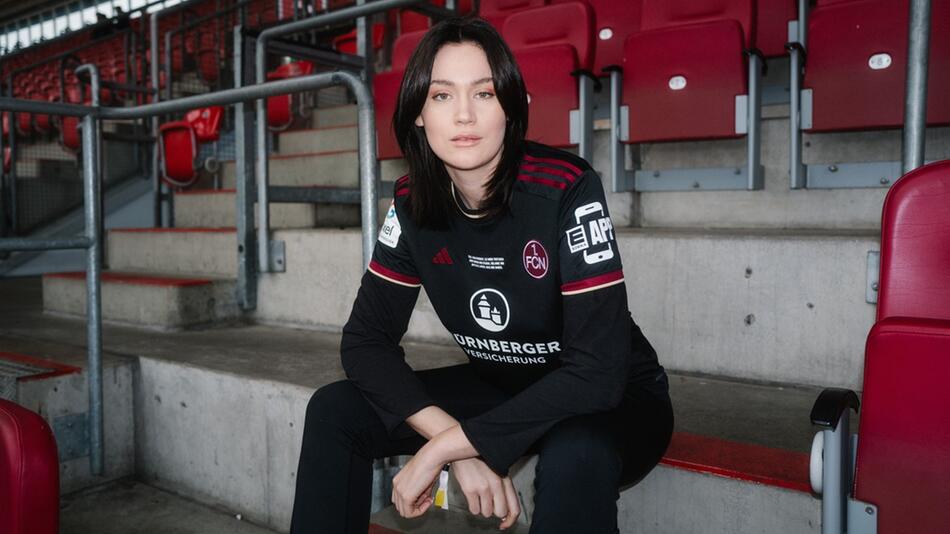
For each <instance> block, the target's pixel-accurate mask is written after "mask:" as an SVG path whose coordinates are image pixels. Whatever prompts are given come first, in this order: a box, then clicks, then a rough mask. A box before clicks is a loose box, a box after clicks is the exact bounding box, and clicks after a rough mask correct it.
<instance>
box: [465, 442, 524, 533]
mask: <svg viewBox="0 0 950 534" xmlns="http://www.w3.org/2000/svg"><path fill="white" fill-rule="evenodd" d="M452 473H453V474H454V475H455V479H456V480H458V483H459V487H461V488H462V493H464V494H465V498H466V499H468V511H469V512H471V513H472V514H474V515H478V514H481V515H483V516H485V517H491V516H492V515H494V516H496V517H500V518H502V522H501V525H499V528H500V529H501V530H504V529H506V528H508V527H510V526H511V525H513V524H515V521H516V520H517V519H518V516H519V515H520V514H521V505H520V503H519V502H518V494H517V492H516V491H515V486H514V484H512V482H511V478H510V477H505V478H501V477H499V476H498V475H497V474H495V472H494V471H492V470H491V468H490V467H488V465H487V464H485V462H483V461H482V460H481V459H479V458H468V459H466V460H458V461H455V462H453V463H452Z"/></svg>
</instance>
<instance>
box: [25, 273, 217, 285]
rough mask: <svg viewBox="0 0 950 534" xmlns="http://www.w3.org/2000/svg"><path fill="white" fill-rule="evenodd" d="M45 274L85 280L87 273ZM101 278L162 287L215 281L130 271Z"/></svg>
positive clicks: (112, 281) (120, 282)
mask: <svg viewBox="0 0 950 534" xmlns="http://www.w3.org/2000/svg"><path fill="white" fill-rule="evenodd" d="M43 276H48V277H50V278H65V279H67V280H85V279H86V273H85V272H84V271H79V272H71V273H50V274H45V275H43ZM101 280H102V281H103V282H104V283H116V284H132V285H143V286H160V287H191V286H203V285H208V284H211V283H213V282H212V280H209V279H207V278H164V277H161V276H150V275H140V274H129V273H113V272H108V271H106V272H103V273H102V278H101Z"/></svg>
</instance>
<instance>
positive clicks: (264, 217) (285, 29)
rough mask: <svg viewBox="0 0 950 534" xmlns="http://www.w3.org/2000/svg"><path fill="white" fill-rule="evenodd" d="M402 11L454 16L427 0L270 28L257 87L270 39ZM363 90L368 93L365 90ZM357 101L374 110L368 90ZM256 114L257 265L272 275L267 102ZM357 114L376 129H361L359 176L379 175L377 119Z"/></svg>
mask: <svg viewBox="0 0 950 534" xmlns="http://www.w3.org/2000/svg"><path fill="white" fill-rule="evenodd" d="M400 7H413V8H416V9H422V10H424V11H425V12H427V13H431V14H433V15H436V16H447V15H452V14H454V12H453V11H450V10H448V9H443V8H438V7H435V6H430V5H427V2H425V1H424V0H378V1H375V2H372V3H366V4H360V5H356V6H353V7H347V8H344V9H339V10H336V11H332V12H329V13H324V14H321V15H316V16H313V17H310V18H306V19H301V20H296V21H293V22H288V23H287V24H282V25H280V26H274V27H271V28H267V29H266V30H264V31H262V32H261V33H260V35H258V36H257V45H256V48H255V51H254V66H255V69H254V73H255V81H256V83H258V84H261V83H263V82H264V80H265V78H266V72H265V71H266V67H267V64H266V62H265V53H266V51H267V41H268V40H269V39H273V38H276V37H279V36H282V35H290V34H293V33H301V32H305V31H309V30H313V29H316V28H319V27H320V26H326V25H329V24H334V23H337V22H343V21H347V20H352V19H360V18H363V17H367V16H369V15H373V14H376V13H381V12H384V11H388V10H390V9H395V8H400ZM363 89H366V88H365V86H364V87H363ZM354 94H356V91H354ZM356 97H357V103H359V102H360V101H361V99H363V100H365V101H367V102H369V103H370V106H372V95H370V94H369V91H368V89H367V94H366V95H359V94H356ZM255 111H256V117H257V118H256V120H257V136H256V142H257V147H256V150H257V159H256V164H257V168H256V171H257V172H256V174H257V198H258V203H257V210H258V212H257V236H258V237H257V240H258V243H259V244H260V246H259V247H258V249H257V253H258V265H259V269H260V271H261V272H269V271H271V258H270V246H269V237H268V232H269V230H270V211H269V207H268V201H267V193H268V191H267V189H268V184H269V183H270V176H269V174H268V173H269V168H268V166H269V159H268V158H267V106H266V105H265V102H264V100H258V101H257V103H256V109H255ZM358 113H359V117H360V119H359V124H360V125H362V124H363V123H364V122H365V123H367V124H370V125H373V128H371V129H370V131H369V132H364V131H363V130H362V129H361V130H360V132H359V147H360V173H361V175H362V173H364V172H366V173H373V174H378V173H379V170H378V168H376V163H375V159H376V133H375V117H374V116H373V113H372V108H371V107H370V108H369V112H368V115H366V116H365V117H364V114H365V113H366V110H365V109H364V107H363V106H362V105H360V106H359V112H358ZM364 150H371V151H372V155H371V157H372V160H374V161H373V163H372V164H373V167H374V168H373V169H367V168H363V164H364V160H365V162H366V164H367V165H369V164H370V162H369V160H370V158H368V157H367V158H364V154H363V152H364ZM363 194H364V195H365V194H366V193H365V192H363ZM377 209H378V208H377V206H376V203H373V204H372V205H368V206H367V205H365V204H364V205H363V207H362V223H363V263H364V266H366V265H369V260H370V257H371V256H372V254H373V244H374V243H375V242H376V220H377V214H376V212H377Z"/></svg>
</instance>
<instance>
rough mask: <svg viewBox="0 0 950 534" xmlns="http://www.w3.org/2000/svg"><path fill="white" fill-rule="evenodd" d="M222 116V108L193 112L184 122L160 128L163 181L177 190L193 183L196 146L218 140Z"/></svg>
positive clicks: (194, 179)
mask: <svg viewBox="0 0 950 534" xmlns="http://www.w3.org/2000/svg"><path fill="white" fill-rule="evenodd" d="M223 115H224V109H223V108H222V107H221V106H212V107H207V108H200V109H195V110H192V111H189V112H188V113H187V114H186V115H185V119H184V120H180V121H174V122H168V123H165V124H163V125H162V126H161V127H160V128H159V134H160V136H161V144H160V145H159V149H160V150H161V162H162V180H164V181H165V182H166V183H168V184H169V185H170V186H172V187H179V188H181V187H189V186H191V185H193V184H194V183H195V181H196V180H197V178H198V173H197V172H196V168H195V160H196V159H197V158H198V145H199V143H208V142H213V141H217V140H218V137H219V136H220V133H221V118H222V116H223Z"/></svg>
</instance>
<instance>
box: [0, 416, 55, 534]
mask: <svg viewBox="0 0 950 534" xmlns="http://www.w3.org/2000/svg"><path fill="white" fill-rule="evenodd" d="M0 510H3V513H0V532H3V533H4V534H57V533H58V532H59V458H58V455H57V453H56V440H55V438H54V437H53V432H52V430H50V427H49V425H48V424H46V421H44V420H43V418H42V417H40V416H39V415H37V414H35V413H33V412H31V411H30V410H27V409H26V408H23V407H21V406H19V405H17V404H14V403H12V402H9V401H6V400H3V399H0Z"/></svg>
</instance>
